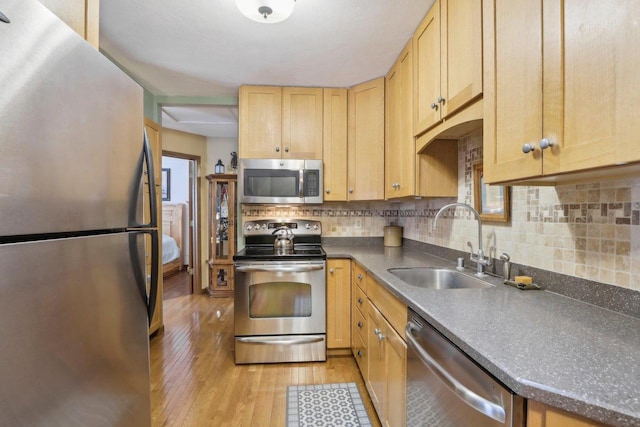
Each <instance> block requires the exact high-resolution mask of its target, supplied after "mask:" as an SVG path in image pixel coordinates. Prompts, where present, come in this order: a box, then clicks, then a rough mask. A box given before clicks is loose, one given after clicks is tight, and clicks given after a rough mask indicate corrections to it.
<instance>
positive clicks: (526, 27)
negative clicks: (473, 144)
mask: <svg viewBox="0 0 640 427" xmlns="http://www.w3.org/2000/svg"><path fill="white" fill-rule="evenodd" d="M483 8H484V13H483V14H484V20H485V21H484V49H485V50H484V67H485V71H484V72H485V93H484V110H485V111H484V176H485V180H486V182H488V183H496V182H509V181H521V182H527V181H529V182H535V181H543V180H548V181H560V182H561V181H565V180H570V179H571V178H572V175H568V176H566V175H563V174H565V173H568V172H578V171H585V170H590V171H589V172H588V174H589V175H590V176H591V178H592V179H593V177H595V176H596V175H594V173H595V172H593V171H591V170H593V169H596V168H601V167H605V166H612V165H618V164H623V163H628V162H637V161H639V160H640V150H638V148H637V141H638V139H639V138H640V121H639V120H637V118H638V115H639V114H640V77H639V74H638V69H640V55H638V54H637V52H638V51H640V26H638V25H637V24H636V23H635V21H636V20H637V18H636V17H637V16H638V14H639V13H640V5H639V4H638V2H616V3H615V5H613V4H612V3H611V2H601V1H596V0H566V1H564V2H556V1H546V0H539V1H529V0H526V1H525V0H517V1H516V0H509V1H506V0H486V1H484V2H483ZM617 171H620V169H617ZM597 173H599V174H600V176H602V174H607V173H609V174H610V173H616V172H614V171H612V170H609V171H606V170H605V171H598V172H597ZM574 175H575V174H574Z"/></svg>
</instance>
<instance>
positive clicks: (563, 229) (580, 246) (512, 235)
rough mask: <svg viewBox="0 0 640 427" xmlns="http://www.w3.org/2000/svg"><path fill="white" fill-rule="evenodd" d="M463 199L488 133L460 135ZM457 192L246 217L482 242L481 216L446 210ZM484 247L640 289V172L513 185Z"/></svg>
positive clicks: (262, 211)
mask: <svg viewBox="0 0 640 427" xmlns="http://www.w3.org/2000/svg"><path fill="white" fill-rule="evenodd" d="M458 153H459V159H458V199H457V201H460V202H464V203H468V204H470V205H473V197H474V196H473V164H474V163H476V162H480V161H481V160H482V134H481V133H476V134H473V135H470V136H468V137H466V138H463V139H461V140H460V141H458ZM454 201H456V199H454V198H440V199H422V200H413V201H404V202H369V203H360V202H357V203H356V202H349V203H337V202H332V203H325V204H324V205H322V206H314V207H308V206H305V207H289V208H286V207H276V208H272V207H265V206H259V207H256V206H248V205H244V206H243V207H242V217H243V220H251V219H258V218H308V219H316V220H320V221H322V227H323V236H324V237H381V236H383V227H384V226H386V225H401V226H403V227H404V234H403V235H404V238H407V239H412V240H416V241H420V242H425V243H430V244H434V245H438V246H443V247H447V248H451V249H456V250H461V251H468V247H467V241H470V242H471V243H472V244H473V247H474V250H477V245H478V242H477V233H478V229H477V222H476V221H475V219H473V216H472V215H471V214H470V213H469V212H468V211H466V210H463V209H456V210H455V211H453V210H451V211H449V212H448V213H447V215H445V216H444V217H443V218H442V219H441V220H439V221H438V229H437V230H435V231H434V230H433V219H434V217H435V215H436V213H437V212H438V210H439V209H440V208H441V207H442V206H444V205H445V204H447V203H452V202H454ZM482 238H483V248H484V250H485V253H487V252H488V250H489V249H488V248H490V247H495V248H496V249H495V254H496V255H498V256H499V255H500V254H501V253H502V252H507V253H509V255H510V256H511V259H512V261H514V262H516V263H518V264H523V265H529V266H531V267H536V268H540V269H544V270H549V271H553V272H556V273H562V274H567V275H571V276H577V277H581V278H587V279H590V280H593V281H598V282H602V283H608V284H612V285H617V286H621V287H625V288H630V289H634V290H639V291H640V177H638V178H633V179H626V180H615V181H602V182H593V183H587V184H574V185H559V186H555V187H531V186H529V187H526V186H523V187H520V186H517V187H511V220H510V221H509V222H508V223H496V222H484V223H483V227H482Z"/></svg>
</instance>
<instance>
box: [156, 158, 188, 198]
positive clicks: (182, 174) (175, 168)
mask: <svg viewBox="0 0 640 427" xmlns="http://www.w3.org/2000/svg"><path fill="white" fill-rule="evenodd" d="M162 169H171V182H170V184H171V185H170V189H171V192H170V194H169V195H170V196H171V199H170V200H168V201H169V202H171V203H181V202H184V203H187V202H188V201H189V161H188V160H185V159H177V158H175V157H167V156H162Z"/></svg>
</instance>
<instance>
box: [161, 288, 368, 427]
mask: <svg viewBox="0 0 640 427" xmlns="http://www.w3.org/2000/svg"><path fill="white" fill-rule="evenodd" d="M164 319H165V329H164V332H161V333H159V334H158V335H157V336H155V337H153V338H152V339H151V402H152V419H153V426H154V427H160V426H170V427H174V426H194V427H195V426H198V427H202V426H216V427H218V426H252V427H253V426H278V427H280V426H284V425H285V422H286V394H287V386H288V385H301V384H325V383H336V382H355V383H357V384H358V388H359V390H360V394H361V396H362V399H363V401H364V402H365V405H366V406H367V411H368V413H369V418H370V419H371V422H372V424H373V425H374V426H380V423H379V421H378V419H377V417H376V415H375V412H374V410H373V406H372V404H371V401H370V400H369V395H368V394H367V391H366V389H365V386H364V383H363V382H362V377H361V376H360V373H359V371H358V368H357V366H356V364H355V361H354V360H353V358H352V357H331V358H329V360H328V361H327V362H323V363H315V362H313V363H282V364H262V365H235V364H234V361H233V360H234V355H233V299H232V298H209V297H208V296H206V295H204V294H192V295H186V296H181V297H176V298H171V299H169V300H167V301H165V303H164Z"/></svg>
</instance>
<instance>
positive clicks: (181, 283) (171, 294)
mask: <svg viewBox="0 0 640 427" xmlns="http://www.w3.org/2000/svg"><path fill="white" fill-rule="evenodd" d="M189 294H191V276H189V273H187V271H186V270H184V269H183V270H180V271H178V272H177V273H174V274H171V275H169V276H167V277H164V278H163V279H162V300H163V301H166V300H168V299H172V298H176V297H181V296H184V295H189Z"/></svg>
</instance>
